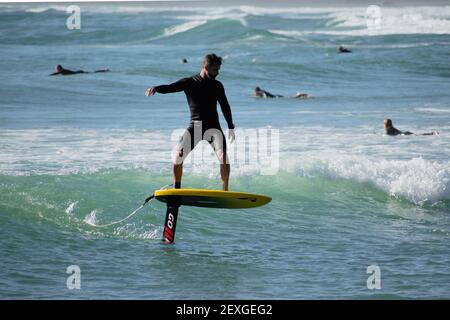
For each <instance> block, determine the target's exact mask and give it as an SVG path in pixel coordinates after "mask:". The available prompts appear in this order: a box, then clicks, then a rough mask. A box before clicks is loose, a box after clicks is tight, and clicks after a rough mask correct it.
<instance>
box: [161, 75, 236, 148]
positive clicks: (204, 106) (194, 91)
mask: <svg viewBox="0 0 450 320" xmlns="http://www.w3.org/2000/svg"><path fill="white" fill-rule="evenodd" d="M155 91H156V92H158V93H163V94H165V93H172V92H180V91H184V93H185V94H186V98H187V101H188V104H189V109H190V113H191V121H190V124H189V127H188V129H187V131H189V133H191V135H192V137H193V136H194V135H193V133H192V132H193V130H194V123H196V122H197V121H201V122H202V137H203V134H204V132H205V131H206V130H208V129H217V130H219V131H220V132H222V128H221V126H220V122H219V115H218V113H217V101H218V102H219V104H220V107H221V109H222V113H223V115H224V117H225V120H226V121H227V124H228V128H229V129H234V124H233V119H232V115H231V108H230V105H229V103H228V100H227V97H226V95H225V89H224V87H223V85H222V83H221V82H220V81H217V80H215V79H209V78H202V77H201V76H200V74H196V75H194V76H192V77H189V78H183V79H180V80H178V81H177V82H174V83H172V84H168V85H161V86H157V87H155ZM222 136H223V148H224V149H225V148H226V140H225V137H224V135H223V132H222ZM198 142H199V141H194V139H192V143H191V150H192V149H193V148H194V147H195V145H196V144H197V143H198ZM208 142H209V143H212V141H209V140H208Z"/></svg>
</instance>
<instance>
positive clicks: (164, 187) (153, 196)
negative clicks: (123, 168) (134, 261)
mask: <svg viewBox="0 0 450 320" xmlns="http://www.w3.org/2000/svg"><path fill="white" fill-rule="evenodd" d="M170 186H173V183H171V184H168V185H165V186H163V187H161V188H160V189H159V190H164V189H166V188H167V187H170ZM153 199H155V194H154V193H152V194H151V195H150V196H148V197H147V198H145V200H144V203H143V204H142V205H141V206H140V207H139V208H137V209H136V210H134V211H133V212H132V213H130V214H129V215H128V216H126V217H125V218H123V219H121V220H119V221H115V222H111V223H108V224H102V225H95V224H91V223H88V222H86V223H87V224H89V225H90V226H92V227H95V228H105V227H110V226H113V225H116V224H119V223H121V222H123V221H126V220H128V219H130V218H131V217H132V216H134V215H135V214H136V213H137V212H138V211H139V210H141V209H142V208H143V207H144V206H145V205H146V204H147V203H149V202H152V200H153Z"/></svg>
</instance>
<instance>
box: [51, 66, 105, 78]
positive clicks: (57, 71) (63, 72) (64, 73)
mask: <svg viewBox="0 0 450 320" xmlns="http://www.w3.org/2000/svg"><path fill="white" fill-rule="evenodd" d="M98 72H109V69H100V70H95V71H94V73H98ZM78 73H91V72H88V71H83V70H78V71H72V70H69V69H64V68H63V67H62V66H61V65H60V64H58V65H57V66H56V67H55V72H53V73H52V74H50V76H58V75H62V76H69V75H72V74H78Z"/></svg>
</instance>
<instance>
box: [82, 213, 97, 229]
mask: <svg viewBox="0 0 450 320" xmlns="http://www.w3.org/2000/svg"><path fill="white" fill-rule="evenodd" d="M83 221H84V222H85V223H87V224H89V225H91V226H95V225H97V210H92V211H91V213H89V214H88V215H87V216H86V217H85V218H84V220H83Z"/></svg>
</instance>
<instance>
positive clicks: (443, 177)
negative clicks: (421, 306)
mask: <svg viewBox="0 0 450 320" xmlns="http://www.w3.org/2000/svg"><path fill="white" fill-rule="evenodd" d="M409 129H410V130H412V131H413V132H422V131H423V132H424V131H429V130H430V128H414V127H410V128H409ZM439 129H440V130H441V135H439V136H419V135H417V136H401V137H388V136H384V135H383V134H382V130H381V129H380V130H378V131H377V130H374V129H373V128H353V129H352V130H354V132H361V133H360V134H356V135H355V134H349V133H348V130H346V129H336V128H324V127H296V128H282V129H280V139H279V170H277V171H275V172H274V174H277V172H290V173H293V174H297V175H300V176H306V177H310V176H321V177H326V178H330V179H348V180H352V181H355V182H358V183H369V184H372V185H374V186H376V187H377V188H380V189H381V190H384V191H385V192H387V193H388V194H391V195H393V196H399V197H403V198H406V199H408V200H410V201H412V202H414V203H418V204H420V203H424V202H436V201H438V200H441V199H449V198H450V182H449V181H450V160H449V157H448V155H449V154H450V137H449V136H448V135H447V134H446V132H447V131H448V130H450V127H449V128H447V127H445V128H439ZM352 132H353V131H352ZM175 143H176V141H174V140H173V139H172V140H171V132H166V131H160V132H159V131H157V132H151V131H146V130H125V129H108V130H106V129H104V130H80V129H46V130H41V129H32V130H1V131H0V145H2V154H1V155H0V173H1V174H5V175H30V174H50V175H65V174H69V173H85V172H95V171H98V170H103V169H132V168H142V169H145V170H149V171H153V172H165V173H167V174H170V170H171V163H172V162H171V156H172V154H171V152H172V147H173V145H174V144H175ZM234 146H236V143H235V144H234V145H233V148H234ZM229 150H230V161H231V164H232V168H233V177H235V178H238V179H239V178H240V177H242V178H244V177H246V176H249V175H259V174H261V172H262V169H263V168H264V165H265V164H264V163H261V162H258V161H253V160H251V159H252V158H251V157H246V161H237V162H236V159H235V158H234V157H231V155H233V154H235V155H236V152H237V151H232V150H231V147H230V149H229ZM233 150H234V149H233ZM236 150H237V149H236ZM249 150H250V146H249ZM238 160H239V159H238ZM241 160H242V159H241ZM247 160H248V161H247ZM185 164H186V171H187V172H189V173H190V174H194V175H202V176H208V177H217V176H219V166H218V165H217V159H216V157H215V155H214V154H213V152H212V150H211V148H210V147H209V146H208V144H207V143H204V142H202V143H201V144H199V146H198V147H197V148H196V149H195V150H194V151H193V152H192V153H191V155H190V156H189V157H188V158H187V159H186V161H185ZM75 206H76V203H73V204H70V206H69V207H68V208H67V209H66V213H68V214H70V213H71V212H72V211H73V209H74V208H75ZM90 216H91V218H89V217H88V220H92V219H94V218H95V212H94V213H91V215H90Z"/></svg>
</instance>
